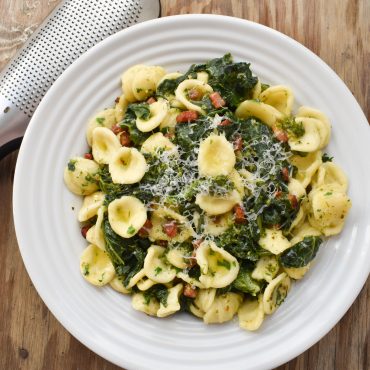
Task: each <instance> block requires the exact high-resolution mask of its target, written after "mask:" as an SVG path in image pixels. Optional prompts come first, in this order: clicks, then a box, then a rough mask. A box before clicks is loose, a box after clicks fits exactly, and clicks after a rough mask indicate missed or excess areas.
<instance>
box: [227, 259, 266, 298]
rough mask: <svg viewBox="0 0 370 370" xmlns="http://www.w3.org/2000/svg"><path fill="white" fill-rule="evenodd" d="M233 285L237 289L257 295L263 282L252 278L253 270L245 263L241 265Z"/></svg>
mask: <svg viewBox="0 0 370 370" xmlns="http://www.w3.org/2000/svg"><path fill="white" fill-rule="evenodd" d="M232 285H233V287H234V288H235V289H237V290H240V291H241V292H244V293H249V294H251V295H252V296H256V295H257V294H258V293H259V292H260V290H261V283H260V282H259V281H258V280H255V279H253V278H252V272H251V271H250V270H249V269H248V267H246V266H245V265H241V266H240V270H239V273H238V276H237V277H236V279H235V280H234V282H233V284H232Z"/></svg>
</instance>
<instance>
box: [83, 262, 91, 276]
mask: <svg viewBox="0 0 370 370" xmlns="http://www.w3.org/2000/svg"><path fill="white" fill-rule="evenodd" d="M83 274H84V276H88V275H89V274H90V265H89V264H88V263H85V264H84V265H83Z"/></svg>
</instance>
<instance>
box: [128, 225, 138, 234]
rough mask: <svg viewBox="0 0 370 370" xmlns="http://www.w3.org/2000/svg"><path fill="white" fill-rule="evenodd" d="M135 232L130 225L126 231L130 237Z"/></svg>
mask: <svg viewBox="0 0 370 370" xmlns="http://www.w3.org/2000/svg"><path fill="white" fill-rule="evenodd" d="M135 231H136V229H135V228H134V227H133V226H132V225H130V226H129V227H128V229H127V234H130V235H132V234H134V233H135Z"/></svg>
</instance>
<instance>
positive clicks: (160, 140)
mask: <svg viewBox="0 0 370 370" xmlns="http://www.w3.org/2000/svg"><path fill="white" fill-rule="evenodd" d="M158 149H163V150H165V151H169V152H173V153H174V154H175V153H177V148H176V145H175V144H173V143H172V142H171V141H170V140H169V139H168V138H167V137H165V136H164V135H163V134H162V132H156V133H155V134H153V135H150V136H149V137H148V138H147V139H146V140H145V141H144V142H143V145H142V146H141V149H140V150H141V152H142V153H153V154H155V153H156V152H158Z"/></svg>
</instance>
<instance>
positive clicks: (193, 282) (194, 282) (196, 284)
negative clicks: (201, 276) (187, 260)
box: [176, 271, 205, 289]
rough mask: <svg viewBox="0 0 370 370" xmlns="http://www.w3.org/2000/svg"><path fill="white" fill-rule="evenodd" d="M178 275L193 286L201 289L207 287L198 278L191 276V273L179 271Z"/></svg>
mask: <svg viewBox="0 0 370 370" xmlns="http://www.w3.org/2000/svg"><path fill="white" fill-rule="evenodd" d="M176 277H178V278H179V279H181V280H183V281H185V283H188V284H190V285H191V286H194V287H197V288H200V289H205V286H204V285H203V284H202V283H201V282H200V281H199V280H197V279H195V278H193V277H190V276H189V274H187V273H185V272H184V271H179V272H178V273H177V274H176Z"/></svg>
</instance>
